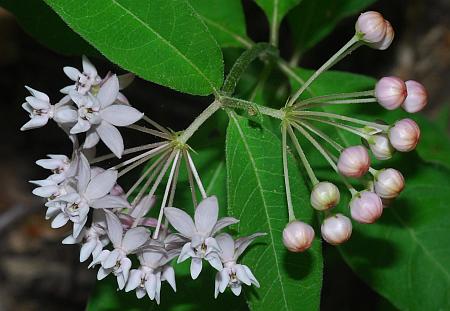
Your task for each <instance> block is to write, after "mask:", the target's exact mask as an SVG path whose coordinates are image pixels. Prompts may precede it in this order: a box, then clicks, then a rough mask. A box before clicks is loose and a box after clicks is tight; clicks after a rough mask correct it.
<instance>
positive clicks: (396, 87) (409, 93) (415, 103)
mask: <svg viewBox="0 0 450 311" xmlns="http://www.w3.org/2000/svg"><path fill="white" fill-rule="evenodd" d="M375 98H376V99H377V100H378V102H379V103H380V105H381V106H383V107H384V108H386V109H388V110H394V109H397V108H399V107H400V106H401V107H402V108H403V109H404V110H405V111H406V112H409V113H415V112H418V111H421V110H422V109H423V108H425V106H426V105H427V103H428V94H427V91H426V89H425V87H424V86H423V85H422V84H420V83H419V82H417V81H414V80H408V81H406V82H404V81H403V80H401V79H400V78H397V77H392V76H390V77H383V78H381V79H380V80H379V81H378V82H377V84H376V86H375Z"/></svg>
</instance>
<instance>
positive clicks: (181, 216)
mask: <svg viewBox="0 0 450 311" xmlns="http://www.w3.org/2000/svg"><path fill="white" fill-rule="evenodd" d="M164 214H165V215H166V217H167V219H168V220H169V222H170V224H171V225H172V226H173V227H174V228H175V229H176V230H177V231H178V232H180V233H181V234H182V235H184V236H186V237H193V236H194V234H195V233H196V231H197V230H196V229H195V225H194V222H193V221H192V218H191V217H190V216H189V215H188V214H187V213H186V212H184V211H182V210H180V209H178V208H175V207H166V208H164Z"/></svg>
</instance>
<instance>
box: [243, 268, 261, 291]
mask: <svg viewBox="0 0 450 311" xmlns="http://www.w3.org/2000/svg"><path fill="white" fill-rule="evenodd" d="M241 266H242V268H244V270H245V273H247V276H248V278H249V279H250V281H251V282H252V284H254V285H255V286H256V287H259V282H258V280H257V279H256V277H255V276H254V275H253V273H252V271H251V270H250V268H249V267H247V266H245V265H241Z"/></svg>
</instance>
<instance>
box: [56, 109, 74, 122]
mask: <svg viewBox="0 0 450 311" xmlns="http://www.w3.org/2000/svg"><path fill="white" fill-rule="evenodd" d="M77 119H78V112H77V111H76V110H75V109H74V108H72V107H70V106H64V107H61V108H59V109H56V111H55V115H54V116H53V120H55V121H56V122H57V123H73V122H76V121H77Z"/></svg>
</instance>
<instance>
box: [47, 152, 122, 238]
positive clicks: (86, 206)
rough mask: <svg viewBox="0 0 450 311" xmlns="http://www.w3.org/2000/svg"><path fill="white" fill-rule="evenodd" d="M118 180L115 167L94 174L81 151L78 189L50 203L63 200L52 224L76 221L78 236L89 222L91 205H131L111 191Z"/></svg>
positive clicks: (104, 206) (116, 206)
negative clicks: (87, 221)
mask: <svg viewBox="0 0 450 311" xmlns="http://www.w3.org/2000/svg"><path fill="white" fill-rule="evenodd" d="M116 180H117V171H116V170H106V171H104V172H102V173H99V174H97V175H96V176H94V177H91V168H90V166H89V162H88V160H87V159H86V157H85V156H84V155H83V154H80V162H79V165H78V174H77V185H76V189H75V191H74V192H71V193H68V194H66V195H62V196H59V197H58V199H57V202H55V203H53V202H48V203H47V204H50V205H53V204H61V203H63V204H62V205H63V207H62V208H61V210H60V213H59V214H58V215H56V217H55V218H54V219H53V221H52V228H60V227H62V226H64V225H65V224H66V223H67V222H68V221H69V220H70V221H72V222H73V223H74V230H73V236H74V237H75V238H76V237H77V236H78V235H79V234H80V232H81V229H82V228H83V227H84V225H85V223H86V220H87V214H88V213H89V210H90V207H92V208H102V209H105V208H123V207H129V203H128V202H127V201H126V200H125V199H124V198H122V197H118V196H113V195H108V193H109V192H110V191H111V189H112V188H113V187H114V185H115V184H116Z"/></svg>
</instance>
